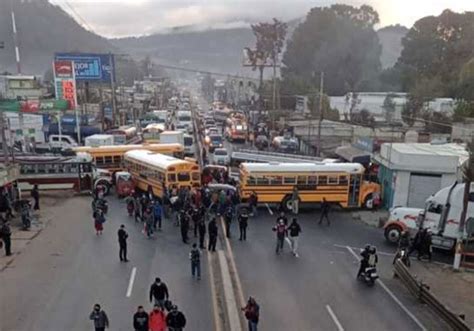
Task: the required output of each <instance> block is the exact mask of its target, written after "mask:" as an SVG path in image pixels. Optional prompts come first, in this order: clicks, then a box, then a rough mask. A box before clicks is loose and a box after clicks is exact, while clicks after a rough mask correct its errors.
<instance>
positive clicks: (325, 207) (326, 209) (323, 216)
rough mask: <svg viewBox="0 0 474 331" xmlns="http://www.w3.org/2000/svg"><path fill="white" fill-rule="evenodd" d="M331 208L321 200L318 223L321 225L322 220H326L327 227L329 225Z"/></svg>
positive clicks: (324, 199) (324, 200)
mask: <svg viewBox="0 0 474 331" xmlns="http://www.w3.org/2000/svg"><path fill="white" fill-rule="evenodd" d="M330 208H331V206H330V205H329V203H328V202H327V201H326V198H323V202H322V203H321V216H320V217H319V223H318V224H320V225H321V224H322V223H323V219H326V222H327V225H331V222H330V221H329V216H328V215H329V209H330Z"/></svg>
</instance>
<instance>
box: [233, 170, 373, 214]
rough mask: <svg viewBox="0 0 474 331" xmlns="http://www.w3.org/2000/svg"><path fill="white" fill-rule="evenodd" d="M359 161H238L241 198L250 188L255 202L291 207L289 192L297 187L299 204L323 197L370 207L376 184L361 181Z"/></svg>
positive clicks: (336, 202) (349, 204)
mask: <svg viewBox="0 0 474 331" xmlns="http://www.w3.org/2000/svg"><path fill="white" fill-rule="evenodd" d="M364 171H365V169H364V167H363V166H362V165H360V164H359V163H327V164H326V163H312V164H311V163H242V164H241V165H240V179H239V182H240V191H241V196H242V198H243V199H244V200H246V199H248V198H249V196H250V194H251V193H252V191H255V192H256V193H257V195H258V201H259V202H264V203H278V204H280V203H281V205H282V207H283V208H284V209H286V210H288V211H289V210H291V209H292V201H291V197H292V191H293V188H294V187H297V188H298V192H299V198H300V202H301V203H302V204H312V203H315V204H319V203H320V202H321V201H322V200H323V198H326V200H327V201H328V202H329V203H334V204H339V205H341V206H342V207H343V208H355V207H368V208H371V206H372V199H373V198H374V197H375V196H376V195H380V185H379V184H376V183H372V182H367V181H364V180H363V176H364Z"/></svg>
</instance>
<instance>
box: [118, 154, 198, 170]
mask: <svg viewBox="0 0 474 331" xmlns="http://www.w3.org/2000/svg"><path fill="white" fill-rule="evenodd" d="M125 159H126V160H135V161H138V162H143V163H146V164H148V165H151V166H155V167H157V168H160V169H163V170H166V169H168V168H169V167H171V166H177V165H182V164H190V163H191V162H188V161H184V160H180V159H177V158H174V157H172V156H168V155H163V154H159V153H155V152H150V151H147V150H133V151H129V152H127V153H125Z"/></svg>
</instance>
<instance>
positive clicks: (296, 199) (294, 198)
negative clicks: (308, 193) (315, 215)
mask: <svg viewBox="0 0 474 331" xmlns="http://www.w3.org/2000/svg"><path fill="white" fill-rule="evenodd" d="M299 205H300V194H299V192H298V188H297V187H296V186H294V187H293V192H292V193H291V208H292V209H293V214H295V215H298V212H299V210H300V208H299Z"/></svg>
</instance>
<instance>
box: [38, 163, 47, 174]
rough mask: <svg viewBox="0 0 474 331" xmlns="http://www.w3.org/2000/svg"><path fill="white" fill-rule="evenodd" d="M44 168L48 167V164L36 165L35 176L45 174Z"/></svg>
mask: <svg viewBox="0 0 474 331" xmlns="http://www.w3.org/2000/svg"><path fill="white" fill-rule="evenodd" d="M46 167H49V164H37V165H36V173H37V174H45V173H46Z"/></svg>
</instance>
